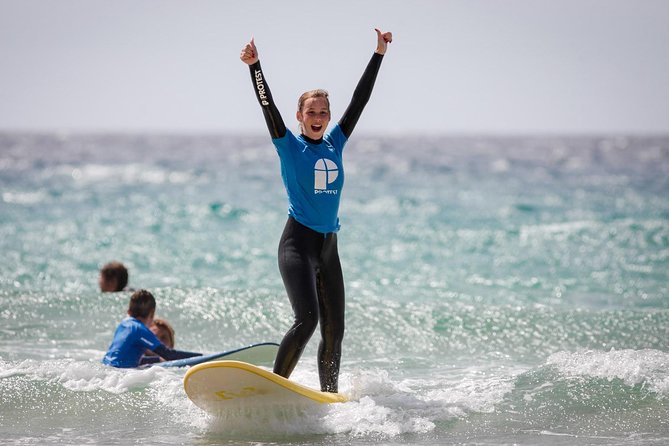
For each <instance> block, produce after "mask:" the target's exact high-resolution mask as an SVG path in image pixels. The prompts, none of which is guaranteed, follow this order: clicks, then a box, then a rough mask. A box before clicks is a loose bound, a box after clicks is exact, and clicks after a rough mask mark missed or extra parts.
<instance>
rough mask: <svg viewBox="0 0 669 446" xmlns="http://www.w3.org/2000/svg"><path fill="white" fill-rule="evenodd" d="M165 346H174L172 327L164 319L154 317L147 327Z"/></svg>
mask: <svg viewBox="0 0 669 446" xmlns="http://www.w3.org/2000/svg"><path fill="white" fill-rule="evenodd" d="M149 328H150V329H151V331H152V332H153V334H154V335H156V337H157V338H158V340H159V341H160V342H162V343H163V345H164V346H165V347H168V348H174V328H172V326H171V325H170V323H169V322H167V321H166V320H165V319H160V318H156V319H154V320H153V325H151V327H149Z"/></svg>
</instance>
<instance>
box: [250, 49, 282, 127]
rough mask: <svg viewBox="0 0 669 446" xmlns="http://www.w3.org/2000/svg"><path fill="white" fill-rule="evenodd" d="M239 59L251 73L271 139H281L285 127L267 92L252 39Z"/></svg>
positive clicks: (269, 93)
mask: <svg viewBox="0 0 669 446" xmlns="http://www.w3.org/2000/svg"><path fill="white" fill-rule="evenodd" d="M239 58H240V59H241V60H242V62H244V63H245V64H247V65H248V66H249V70H250V71H251V80H252V82H253V89H254V91H255V93H256V98H257V99H258V103H259V104H260V107H261V108H262V113H263V116H264V117H265V122H266V123H267V129H268V130H269V134H270V135H271V136H272V138H281V137H283V136H284V135H285V134H286V125H285V124H284V123H283V119H282V118H281V114H280V113H279V109H278V108H276V105H275V104H274V100H273V99H272V93H271V92H270V91H269V86H268V85H267V81H266V80H265V75H264V74H263V72H262V68H261V67H260V59H259V58H258V50H257V49H256V45H255V42H254V41H253V39H251V41H250V42H249V43H247V44H246V46H245V47H244V48H242V52H241V54H240V56H239Z"/></svg>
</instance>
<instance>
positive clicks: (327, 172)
mask: <svg viewBox="0 0 669 446" xmlns="http://www.w3.org/2000/svg"><path fill="white" fill-rule="evenodd" d="M338 176H339V168H338V167H337V164H335V162H334V161H332V160H329V159H327V158H321V159H319V160H318V161H316V165H315V166H314V189H316V191H315V192H316V193H322V192H321V191H327V189H328V184H332V183H334V181H335V180H336V179H337V177H338ZM331 192H335V193H336V192H337V191H331Z"/></svg>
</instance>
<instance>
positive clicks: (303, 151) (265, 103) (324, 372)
mask: <svg viewBox="0 0 669 446" xmlns="http://www.w3.org/2000/svg"><path fill="white" fill-rule="evenodd" d="M376 34H377V46H376V51H375V52H374V54H373V55H372V58H371V60H370V61H369V64H368V65H367V68H366V69H365V71H364V73H363V75H362V78H361V79H360V81H359V82H358V85H357V87H356V89H355V91H354V93H353V98H352V99H351V102H350V104H349V106H348V107H347V109H346V111H345V112H344V114H343V115H342V117H341V119H340V120H339V122H338V123H337V124H336V125H335V126H334V127H333V128H332V130H330V131H329V132H328V133H326V129H327V126H328V123H329V122H330V101H329V99H328V93H327V92H326V91H325V90H312V91H308V92H306V93H304V94H303V95H302V96H301V97H300V99H299V101H298V106H297V115H296V117H297V120H298V122H299V124H300V134H299V135H294V134H293V133H292V132H291V131H290V130H288V129H287V128H286V126H285V125H284V123H283V119H282V118H281V114H280V113H279V111H278V109H277V107H276V105H275V104H274V101H273V99H272V94H271V92H270V90H269V86H268V85H267V80H266V78H265V75H264V73H263V71H262V68H261V67H260V61H259V59H258V50H257V49H256V46H255V43H254V41H253V39H251V41H250V42H249V43H248V44H247V45H246V46H245V47H244V48H243V49H242V52H241V55H240V58H241V60H242V61H243V62H244V63H246V64H247V65H249V68H250V71H251V79H252V82H253V87H254V91H255V93H256V98H257V99H258V102H259V103H260V106H261V107H262V112H263V116H264V118H265V122H266V123H267V127H268V129H269V132H270V135H271V137H272V143H273V144H274V146H275V148H276V151H277V153H278V155H279V159H280V162H281V176H282V178H283V184H284V187H285V188H286V192H287V194H288V204H289V205H288V221H287V222H286V226H285V228H284V231H283V234H282V235H281V240H280V242H279V250H278V251H279V252H278V254H279V270H280V272H281V278H282V279H283V283H284V286H285V287H286V292H287V293H288V298H289V299H290V303H291V305H292V308H293V312H294V313H295V320H294V322H293V325H292V327H291V328H290V329H289V330H288V332H287V333H286V335H285V336H284V338H283V341H281V345H280V347H279V351H278V353H277V357H276V359H275V361H274V373H276V374H278V375H281V376H283V377H286V378H287V377H289V376H290V374H291V372H292V371H293V369H294V368H295V365H297V362H298V360H299V359H300V356H301V355H302V352H303V351H304V348H305V347H306V345H307V343H308V341H309V339H310V338H311V335H312V334H313V333H314V331H315V330H316V326H317V325H318V324H319V323H320V329H321V342H320V344H319V348H318V373H319V379H320V384H321V390H322V391H324V392H337V390H338V379H339V363H340V360H341V342H342V339H343V337H344V279H343V275H342V270H341V265H340V262H339V254H338V251H337V231H339V218H338V212H339V201H340V199H341V191H342V187H343V185H344V167H343V163H342V151H343V149H344V145H345V144H346V142H347V140H348V138H349V137H350V136H351V133H352V132H353V129H354V127H355V125H356V124H357V122H358V118H360V115H361V113H362V110H363V108H364V107H365V105H366V104H367V101H368V100H369V98H370V96H371V93H372V89H373V87H374V83H375V81H376V75H377V73H378V71H379V68H380V67H381V61H382V60H383V56H384V54H385V53H386V50H387V48H388V43H390V42H391V41H392V34H391V33H389V32H386V33H383V32H381V31H379V30H378V29H377V30H376Z"/></svg>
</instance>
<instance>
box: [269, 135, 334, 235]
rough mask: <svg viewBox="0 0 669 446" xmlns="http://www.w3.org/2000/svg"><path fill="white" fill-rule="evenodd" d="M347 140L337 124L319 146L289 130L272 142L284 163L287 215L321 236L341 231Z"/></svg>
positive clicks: (282, 168) (282, 173)
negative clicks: (340, 207) (340, 212)
mask: <svg viewBox="0 0 669 446" xmlns="http://www.w3.org/2000/svg"><path fill="white" fill-rule="evenodd" d="M346 141H347V138H346V136H345V135H344V133H343V131H342V129H341V127H340V126H339V124H336V125H335V126H334V127H333V128H332V129H331V130H330V131H329V132H328V133H327V134H326V135H325V136H324V137H323V139H322V140H321V141H319V142H318V143H316V142H313V141H311V140H307V139H306V138H305V137H304V135H299V136H295V135H294V134H293V133H292V132H291V131H290V130H288V129H286V134H285V135H283V137H281V138H274V139H272V143H273V144H274V147H275V148H276V151H277V153H278V154H279V158H280V160H281V177H282V179H283V184H284V186H285V188H286V192H287V193H288V214H289V215H290V216H292V217H293V218H294V219H295V220H297V221H298V222H300V223H301V224H303V225H304V226H306V227H308V228H311V229H313V230H314V231H317V232H320V233H329V232H337V231H338V230H339V218H338V212H339V202H340V201H341V192H342V188H343V186H344V167H343V163H342V151H343V149H344V145H345V144H346Z"/></svg>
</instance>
